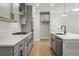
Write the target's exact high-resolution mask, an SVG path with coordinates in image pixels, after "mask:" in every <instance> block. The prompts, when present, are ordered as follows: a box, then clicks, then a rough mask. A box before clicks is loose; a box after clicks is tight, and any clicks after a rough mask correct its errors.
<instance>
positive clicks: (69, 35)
mask: <svg viewBox="0 0 79 59" xmlns="http://www.w3.org/2000/svg"><path fill="white" fill-rule="evenodd" d="M55 33H58V32H51V34H54V35H56V36H58V37H60V38H62V39H79V34H76V33H69V32H67V33H66V34H65V35H57V34H55ZM59 33H60V32H59Z"/></svg>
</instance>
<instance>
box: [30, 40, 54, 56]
mask: <svg viewBox="0 0 79 59" xmlns="http://www.w3.org/2000/svg"><path fill="white" fill-rule="evenodd" d="M51 52H52V51H51V49H50V48H49V40H40V41H39V42H34V44H33V48H32V50H31V53H30V56H54V53H51Z"/></svg>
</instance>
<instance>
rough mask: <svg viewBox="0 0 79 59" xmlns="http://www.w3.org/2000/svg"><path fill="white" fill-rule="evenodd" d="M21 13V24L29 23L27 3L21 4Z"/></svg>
mask: <svg viewBox="0 0 79 59" xmlns="http://www.w3.org/2000/svg"><path fill="white" fill-rule="evenodd" d="M19 12H20V14H19V15H20V23H21V24H26V21H27V5H26V4H25V3H20V6H19Z"/></svg>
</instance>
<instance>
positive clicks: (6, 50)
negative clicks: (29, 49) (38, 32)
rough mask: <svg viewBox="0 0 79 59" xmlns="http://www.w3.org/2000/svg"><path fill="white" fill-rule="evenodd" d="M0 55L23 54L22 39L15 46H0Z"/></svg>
mask: <svg viewBox="0 0 79 59" xmlns="http://www.w3.org/2000/svg"><path fill="white" fill-rule="evenodd" d="M0 56H24V40H22V41H21V42H19V43H18V44H16V45H15V46H13V47H12V46H0Z"/></svg>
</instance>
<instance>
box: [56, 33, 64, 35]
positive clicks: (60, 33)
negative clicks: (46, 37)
mask: <svg viewBox="0 0 79 59" xmlns="http://www.w3.org/2000/svg"><path fill="white" fill-rule="evenodd" d="M55 34H56V35H64V34H63V33H55Z"/></svg>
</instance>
